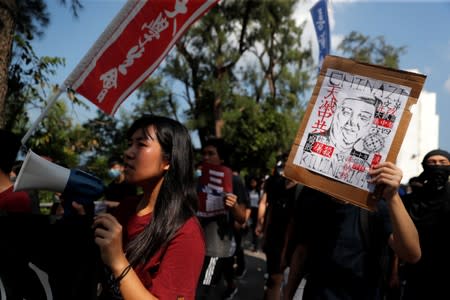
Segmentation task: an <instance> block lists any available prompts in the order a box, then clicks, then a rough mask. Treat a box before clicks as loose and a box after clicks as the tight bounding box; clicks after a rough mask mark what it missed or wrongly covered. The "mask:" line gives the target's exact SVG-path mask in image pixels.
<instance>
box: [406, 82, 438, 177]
mask: <svg viewBox="0 0 450 300" xmlns="http://www.w3.org/2000/svg"><path fill="white" fill-rule="evenodd" d="M411 111H412V113H413V116H412V118H411V122H410V123H409V127H408V130H407V132H406V135H405V139H404V140H403V143H402V146H401V148H400V151H399V153H398V156H397V166H399V167H400V168H401V169H402V171H403V180H402V183H405V184H406V183H408V180H409V179H410V178H411V177H414V176H417V175H419V174H420V173H421V172H422V171H423V169H422V165H421V163H422V159H423V157H424V156H425V154H427V153H428V152H429V151H431V150H434V149H437V148H439V116H438V115H437V114H436V93H431V92H427V91H425V90H422V92H421V94H420V96H419V100H418V101H417V104H416V105H414V106H413V107H412V109H411Z"/></svg>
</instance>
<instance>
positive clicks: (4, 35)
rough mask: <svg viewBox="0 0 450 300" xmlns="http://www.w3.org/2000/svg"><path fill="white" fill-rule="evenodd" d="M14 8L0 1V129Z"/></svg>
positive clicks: (7, 0)
mask: <svg viewBox="0 0 450 300" xmlns="http://www.w3.org/2000/svg"><path fill="white" fill-rule="evenodd" d="M15 7H16V2H15V1H14V0H0V128H3V127H4V126H5V101H6V95H7V93H8V68H9V63H10V61H11V52H12V48H11V47H12V42H13V38H14V30H15V19H14V11H15Z"/></svg>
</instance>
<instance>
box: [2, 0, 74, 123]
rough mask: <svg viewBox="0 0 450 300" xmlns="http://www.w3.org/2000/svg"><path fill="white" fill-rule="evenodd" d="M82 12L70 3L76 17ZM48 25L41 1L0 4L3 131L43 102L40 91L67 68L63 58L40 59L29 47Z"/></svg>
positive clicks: (9, 1)
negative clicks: (61, 67)
mask: <svg viewBox="0 0 450 300" xmlns="http://www.w3.org/2000/svg"><path fill="white" fill-rule="evenodd" d="M60 2H61V3H62V4H66V1H65V0H60ZM81 8H82V5H81V3H80V2H79V1H78V0H71V9H72V12H73V13H74V15H75V16H76V15H77V13H78V10H79V9H81ZM48 23H49V15H48V12H47V5H46V4H45V2H44V1H42V0H34V1H27V0H3V1H0V128H3V127H6V128H8V129H12V128H14V122H15V117H16V116H18V115H24V114H25V112H26V109H25V107H26V105H27V104H28V103H29V102H30V101H33V100H37V101H41V102H42V101H44V99H43V98H42V97H41V95H42V93H40V89H39V87H42V86H43V85H48V83H49V82H48V75H51V74H53V72H54V71H55V68H56V67H58V66H59V65H61V64H64V60H63V59H61V58H50V57H42V58H39V57H37V56H36V54H35V53H34V51H33V48H32V47H31V45H30V42H31V41H32V40H34V39H35V38H36V37H40V36H41V35H42V34H43V29H44V28H45V27H46V26H47V25H48ZM24 89H26V91H24Z"/></svg>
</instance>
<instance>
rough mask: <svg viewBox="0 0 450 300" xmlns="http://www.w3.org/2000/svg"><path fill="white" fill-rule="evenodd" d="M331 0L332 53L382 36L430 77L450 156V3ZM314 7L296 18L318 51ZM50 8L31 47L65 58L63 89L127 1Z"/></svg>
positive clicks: (404, 62) (406, 65)
mask: <svg viewBox="0 0 450 300" xmlns="http://www.w3.org/2000/svg"><path fill="white" fill-rule="evenodd" d="M261 1H262V0H261ZM329 1H330V23H331V24H330V27H331V35H332V39H331V45H332V50H331V54H333V55H339V53H338V52H337V51H336V49H335V48H336V47H337V45H338V44H339V42H340V41H341V40H342V38H343V37H344V36H346V35H347V34H349V33H350V32H351V31H357V32H360V33H362V34H364V35H368V36H370V37H373V38H374V37H377V36H383V37H384V38H385V41H386V43H387V44H390V45H392V46H394V47H402V46H404V47H406V53H405V54H403V55H402V56H401V57H400V67H399V69H401V70H418V71H419V73H422V74H424V75H426V76H427V78H426V81H425V85H424V90H426V91H428V92H434V93H436V96H437V107H436V111H437V114H438V115H439V118H440V126H439V147H440V148H443V149H446V150H449V151H450V130H448V128H449V124H450V120H449V119H450V30H449V28H450V1H436V0H427V1H413V0H409V1H402V0H396V1H383V0H372V1H369V0H366V1H363V0H359V1H350V0H329ZM69 2H70V1H69ZM315 2H316V0H307V1H306V3H303V4H302V5H300V6H299V7H298V8H297V11H296V18H297V19H298V22H302V21H306V30H305V35H304V37H303V39H304V40H305V41H311V43H312V45H313V48H314V49H315V52H317V40H316V38H315V33H314V28H313V25H312V20H311V17H310V13H309V9H310V8H311V7H312V6H313V5H314V4H315ZM47 3H48V5H49V12H50V19H51V23H50V25H49V27H48V28H47V29H45V31H44V36H43V37H42V38H41V39H39V40H36V41H34V42H33V43H32V45H33V47H34V49H35V51H36V53H37V54H38V55H40V56H43V55H45V56H58V57H64V58H65V59H66V65H65V67H61V68H58V70H57V74H56V76H55V77H54V78H52V81H53V83H54V84H62V83H63V82H64V80H65V79H66V78H67V76H68V75H69V74H70V73H71V72H72V71H73V69H74V68H75V67H76V66H77V64H78V63H79V62H80V61H81V59H82V58H83V56H84V55H85V54H86V53H87V51H88V50H89V49H90V47H91V46H92V45H93V44H94V42H95V41H96V39H97V38H98V37H99V36H100V34H101V33H102V32H103V30H104V29H105V28H106V26H107V25H108V24H109V23H110V21H111V20H112V19H113V18H114V16H115V15H116V14H117V12H118V11H119V10H120V9H121V8H122V6H123V5H124V3H125V1H124V0H82V3H83V5H84V9H83V10H82V11H80V13H79V18H78V19H76V18H74V17H73V16H72V14H71V12H70V10H69V8H68V7H64V6H61V5H60V4H59V1H54V0H50V1H47ZM316 56H317V55H316ZM80 98H82V97H80ZM82 99H83V98H82ZM135 101H138V100H137V98H136V94H135V93H134V94H132V95H131V96H130V97H129V99H127V100H126V101H125V103H124V104H122V106H121V108H120V109H119V113H120V111H121V110H127V108H129V106H130V104H132V103H134V102H135ZM84 102H85V103H86V104H87V105H88V106H89V111H85V110H80V109H73V110H72V111H71V114H72V116H73V117H74V118H75V120H78V121H80V122H84V121H85V120H86V118H89V117H93V116H94V115H95V111H96V107H95V106H94V105H93V104H91V103H90V102H89V101H88V100H85V101H84ZM430 134H437V133H430Z"/></svg>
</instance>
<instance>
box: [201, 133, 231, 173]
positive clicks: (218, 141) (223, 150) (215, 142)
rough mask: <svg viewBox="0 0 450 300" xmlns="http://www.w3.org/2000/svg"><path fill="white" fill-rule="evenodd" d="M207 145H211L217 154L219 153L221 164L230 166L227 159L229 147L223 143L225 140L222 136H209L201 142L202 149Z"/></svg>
mask: <svg viewBox="0 0 450 300" xmlns="http://www.w3.org/2000/svg"><path fill="white" fill-rule="evenodd" d="M207 146H212V147H214V148H216V151H217V154H218V155H219V157H220V159H221V160H222V161H223V165H225V166H230V161H229V159H230V156H229V154H230V149H229V145H228V144H226V143H225V140H224V139H223V138H218V137H209V138H207V139H206V141H205V142H204V143H203V147H202V149H204V148H206V147H207Z"/></svg>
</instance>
